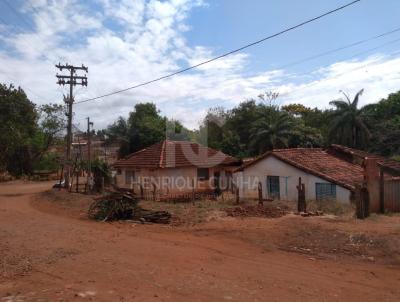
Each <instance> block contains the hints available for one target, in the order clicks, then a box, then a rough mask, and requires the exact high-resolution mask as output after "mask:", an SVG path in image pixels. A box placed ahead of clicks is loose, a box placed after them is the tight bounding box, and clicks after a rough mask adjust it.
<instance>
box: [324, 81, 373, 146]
mask: <svg viewBox="0 0 400 302" xmlns="http://www.w3.org/2000/svg"><path fill="white" fill-rule="evenodd" d="M363 91H364V90H363V89H361V90H360V91H359V92H358V93H357V94H356V95H355V97H354V99H353V101H351V100H350V98H349V97H348V96H347V95H346V94H345V93H343V94H344V96H345V97H346V100H343V99H339V100H335V101H331V102H330V104H331V105H333V106H334V107H335V110H334V111H333V112H332V113H331V127H330V132H329V135H330V138H331V140H332V141H334V142H335V143H339V144H342V145H346V146H350V147H353V148H358V149H362V148H365V147H366V146H367V145H368V140H369V139H370V137H371V133H370V131H369V129H368V127H367V125H366V123H365V117H364V114H363V108H361V109H359V108H358V101H359V98H360V96H361V95H362V93H363Z"/></svg>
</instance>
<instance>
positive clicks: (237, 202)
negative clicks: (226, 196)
mask: <svg viewBox="0 0 400 302" xmlns="http://www.w3.org/2000/svg"><path fill="white" fill-rule="evenodd" d="M235 194H236V204H239V202H240V198H239V187H238V186H235Z"/></svg>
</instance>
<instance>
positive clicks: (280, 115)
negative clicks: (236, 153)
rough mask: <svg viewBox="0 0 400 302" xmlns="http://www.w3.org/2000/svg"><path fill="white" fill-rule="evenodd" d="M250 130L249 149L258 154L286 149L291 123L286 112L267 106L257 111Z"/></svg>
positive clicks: (291, 128)
mask: <svg viewBox="0 0 400 302" xmlns="http://www.w3.org/2000/svg"><path fill="white" fill-rule="evenodd" d="M251 130H252V133H253V134H252V135H251V139H252V142H251V144H250V148H251V149H253V150H254V151H255V153H258V154H260V153H263V152H265V151H267V150H272V149H277V148H287V147H288V146H289V138H290V137H291V136H292V134H293V121H292V119H291V118H290V116H289V114H287V113H286V112H284V111H280V110H279V109H278V108H277V107H270V106H267V107H263V108H262V110H259V116H258V117H257V119H256V120H255V121H254V123H253V127H252V128H251Z"/></svg>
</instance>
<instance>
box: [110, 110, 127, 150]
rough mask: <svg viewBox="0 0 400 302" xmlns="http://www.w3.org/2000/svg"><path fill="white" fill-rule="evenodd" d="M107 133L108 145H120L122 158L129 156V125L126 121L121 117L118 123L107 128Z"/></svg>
mask: <svg viewBox="0 0 400 302" xmlns="http://www.w3.org/2000/svg"><path fill="white" fill-rule="evenodd" d="M105 133H106V144H107V145H110V144H113V143H117V144H118V145H119V152H118V153H119V156H120V157H123V156H125V155H127V154H129V152H130V149H129V125H128V122H127V120H126V119H124V118H123V117H122V116H120V117H119V118H118V119H117V121H116V122H114V123H113V124H111V125H110V126H108V127H107V129H106V130H105Z"/></svg>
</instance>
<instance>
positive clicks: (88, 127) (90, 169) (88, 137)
mask: <svg viewBox="0 0 400 302" xmlns="http://www.w3.org/2000/svg"><path fill="white" fill-rule="evenodd" d="M86 119H87V147H88V148H87V152H88V174H87V184H88V190H89V192H90V191H91V176H92V153H91V144H92V141H91V130H90V127H91V126H93V122H91V121H90V117H87V118H86Z"/></svg>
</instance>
